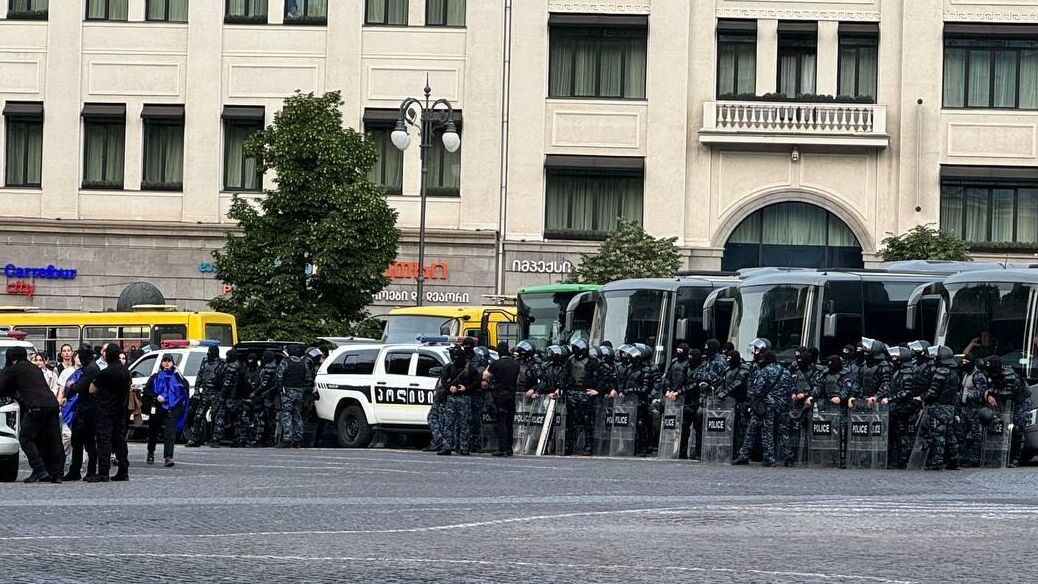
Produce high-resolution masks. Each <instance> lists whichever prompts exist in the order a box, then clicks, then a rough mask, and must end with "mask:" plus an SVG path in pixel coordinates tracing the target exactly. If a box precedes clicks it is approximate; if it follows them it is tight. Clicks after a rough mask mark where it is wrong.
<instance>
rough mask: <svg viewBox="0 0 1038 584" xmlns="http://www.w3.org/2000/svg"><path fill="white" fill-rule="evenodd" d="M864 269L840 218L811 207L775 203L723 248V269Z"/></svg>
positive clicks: (753, 217)
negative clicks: (768, 267) (766, 267)
mask: <svg viewBox="0 0 1038 584" xmlns="http://www.w3.org/2000/svg"><path fill="white" fill-rule="evenodd" d="M862 265H863V264H862V258H861V245H859V243H858V240H857V238H856V237H854V233H852V232H851V230H850V228H849V227H847V225H846V224H845V223H844V222H843V221H842V220H840V218H839V217H837V216H835V215H833V214H832V213H830V212H829V211H826V210H825V209H823V208H821V207H817V206H815V205H812V204H810V203H778V204H775V205H770V206H768V207H764V208H763V209H760V210H758V211H756V212H754V213H753V214H752V215H750V216H749V217H747V218H746V219H744V220H743V222H742V223H740V224H739V226H738V227H736V228H735V231H733V232H732V235H731V236H730V237H729V238H728V243H727V244H725V246H724V259H723V260H722V262H721V269H723V270H738V269H741V268H755V267H764V266H774V267H794V268H860V267H862Z"/></svg>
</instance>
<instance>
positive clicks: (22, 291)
mask: <svg viewBox="0 0 1038 584" xmlns="http://www.w3.org/2000/svg"><path fill="white" fill-rule="evenodd" d="M7 293H8V294H15V295H17V296H28V297H29V298H32V297H33V295H34V294H36V284H33V283H32V282H29V281H27V280H14V281H13V282H12V281H8V282H7Z"/></svg>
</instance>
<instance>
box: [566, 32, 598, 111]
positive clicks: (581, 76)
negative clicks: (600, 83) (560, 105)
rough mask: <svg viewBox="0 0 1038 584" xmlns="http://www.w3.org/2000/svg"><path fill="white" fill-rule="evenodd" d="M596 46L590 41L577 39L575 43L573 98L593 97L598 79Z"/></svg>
mask: <svg viewBox="0 0 1038 584" xmlns="http://www.w3.org/2000/svg"><path fill="white" fill-rule="evenodd" d="M595 53H596V50H595V45H594V43H593V42H592V41H591V40H590V39H577V40H576V41H575V42H574V43H573V57H572V58H573V73H574V77H573V91H572V94H571V95H573V96H578V97H593V96H594V95H595V92H596V91H597V88H596V86H595V82H596V81H597V79H598V70H597V69H596V68H595V67H596V60H597V56H596V54H595Z"/></svg>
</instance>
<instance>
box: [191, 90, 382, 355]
mask: <svg viewBox="0 0 1038 584" xmlns="http://www.w3.org/2000/svg"><path fill="white" fill-rule="evenodd" d="M341 106H342V101H341V100H340V95H339V93H338V92H330V93H326V94H324V95H321V96H315V95H314V94H312V93H310V94H302V93H298V92H297V93H296V95H294V96H292V97H290V98H288V99H286V100H285V105H284V108H283V109H282V111H281V112H279V113H278V114H277V115H276V116H275V117H274V123H273V124H271V125H270V126H269V127H267V129H266V130H264V131H262V132H259V133H257V134H256V135H254V136H253V137H252V138H250V139H249V141H248V142H247V144H246V152H247V153H248V154H250V155H252V156H255V157H256V159H257V161H258V163H259V165H260V167H261V168H262V169H263V170H265V171H266V170H273V171H275V179H274V181H275V183H276V184H277V188H276V189H274V190H269V191H266V192H265V196H264V197H263V198H262V199H260V200H259V201H258V203H256V204H252V203H250V202H249V201H247V200H245V199H242V198H239V197H237V196H235V198H234V201H233V203H232V204H231V208H230V211H229V212H228V217H230V218H231V219H233V220H235V221H237V222H238V226H239V228H240V231H239V232H231V233H228V235H227V242H226V244H225V246H224V248H223V249H222V250H220V251H217V252H214V254H213V255H214V256H215V258H216V265H217V271H216V276H217V277H218V278H219V279H220V280H222V281H223V282H226V283H227V284H230V285H232V286H233V291H232V292H230V293H229V294H227V295H225V296H222V297H219V298H216V299H214V300H213V301H212V302H211V303H210V305H211V306H212V307H213V308H214V309H216V310H221V311H225V312H230V313H232V314H234V315H235V316H236V317H237V319H238V327H239V336H241V337H242V338H245V339H266V338H274V339H291V340H296V339H300V340H312V339H313V338H314V337H317V336H339V335H346V334H353V333H354V323H360V322H361V321H363V320H364V319H365V317H366V316H367V315H366V313H365V306H367V305H368V303H370V302H371V297H372V295H374V294H376V293H377V292H379V291H380V290H382V289H383V288H384V287H385V286H386V284H387V283H388V281H387V280H386V278H385V277H384V276H383V272H385V269H386V267H387V266H388V265H389V263H390V262H391V261H393V259H394V258H395V257H396V251H397V243H398V241H399V237H400V234H399V232H398V231H397V229H396V219H397V213H396V211H394V210H393V209H392V208H390V206H389V204H388V203H387V202H386V197H385V193H384V192H383V191H382V190H381V189H380V188H379V187H376V186H375V185H373V184H372V183H371V182H370V181H369V180H368V178H367V176H368V172H369V170H370V169H371V167H372V166H373V165H374V164H375V161H376V159H377V154H376V151H375V147H374V145H373V144H372V142H371V141H370V140H368V139H367V138H366V137H365V136H364V135H363V134H360V133H359V132H356V131H355V130H352V129H347V128H344V127H343V125H342V112H341V111H340V107H341Z"/></svg>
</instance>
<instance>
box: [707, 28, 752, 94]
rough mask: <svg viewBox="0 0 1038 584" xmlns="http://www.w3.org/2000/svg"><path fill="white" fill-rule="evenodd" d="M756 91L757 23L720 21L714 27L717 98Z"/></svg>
mask: <svg viewBox="0 0 1038 584" xmlns="http://www.w3.org/2000/svg"><path fill="white" fill-rule="evenodd" d="M756 91H757V23H756V21H721V22H718V25H717V97H718V99H733V98H735V97H737V96H740V95H743V96H749V95H755V94H756Z"/></svg>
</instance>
